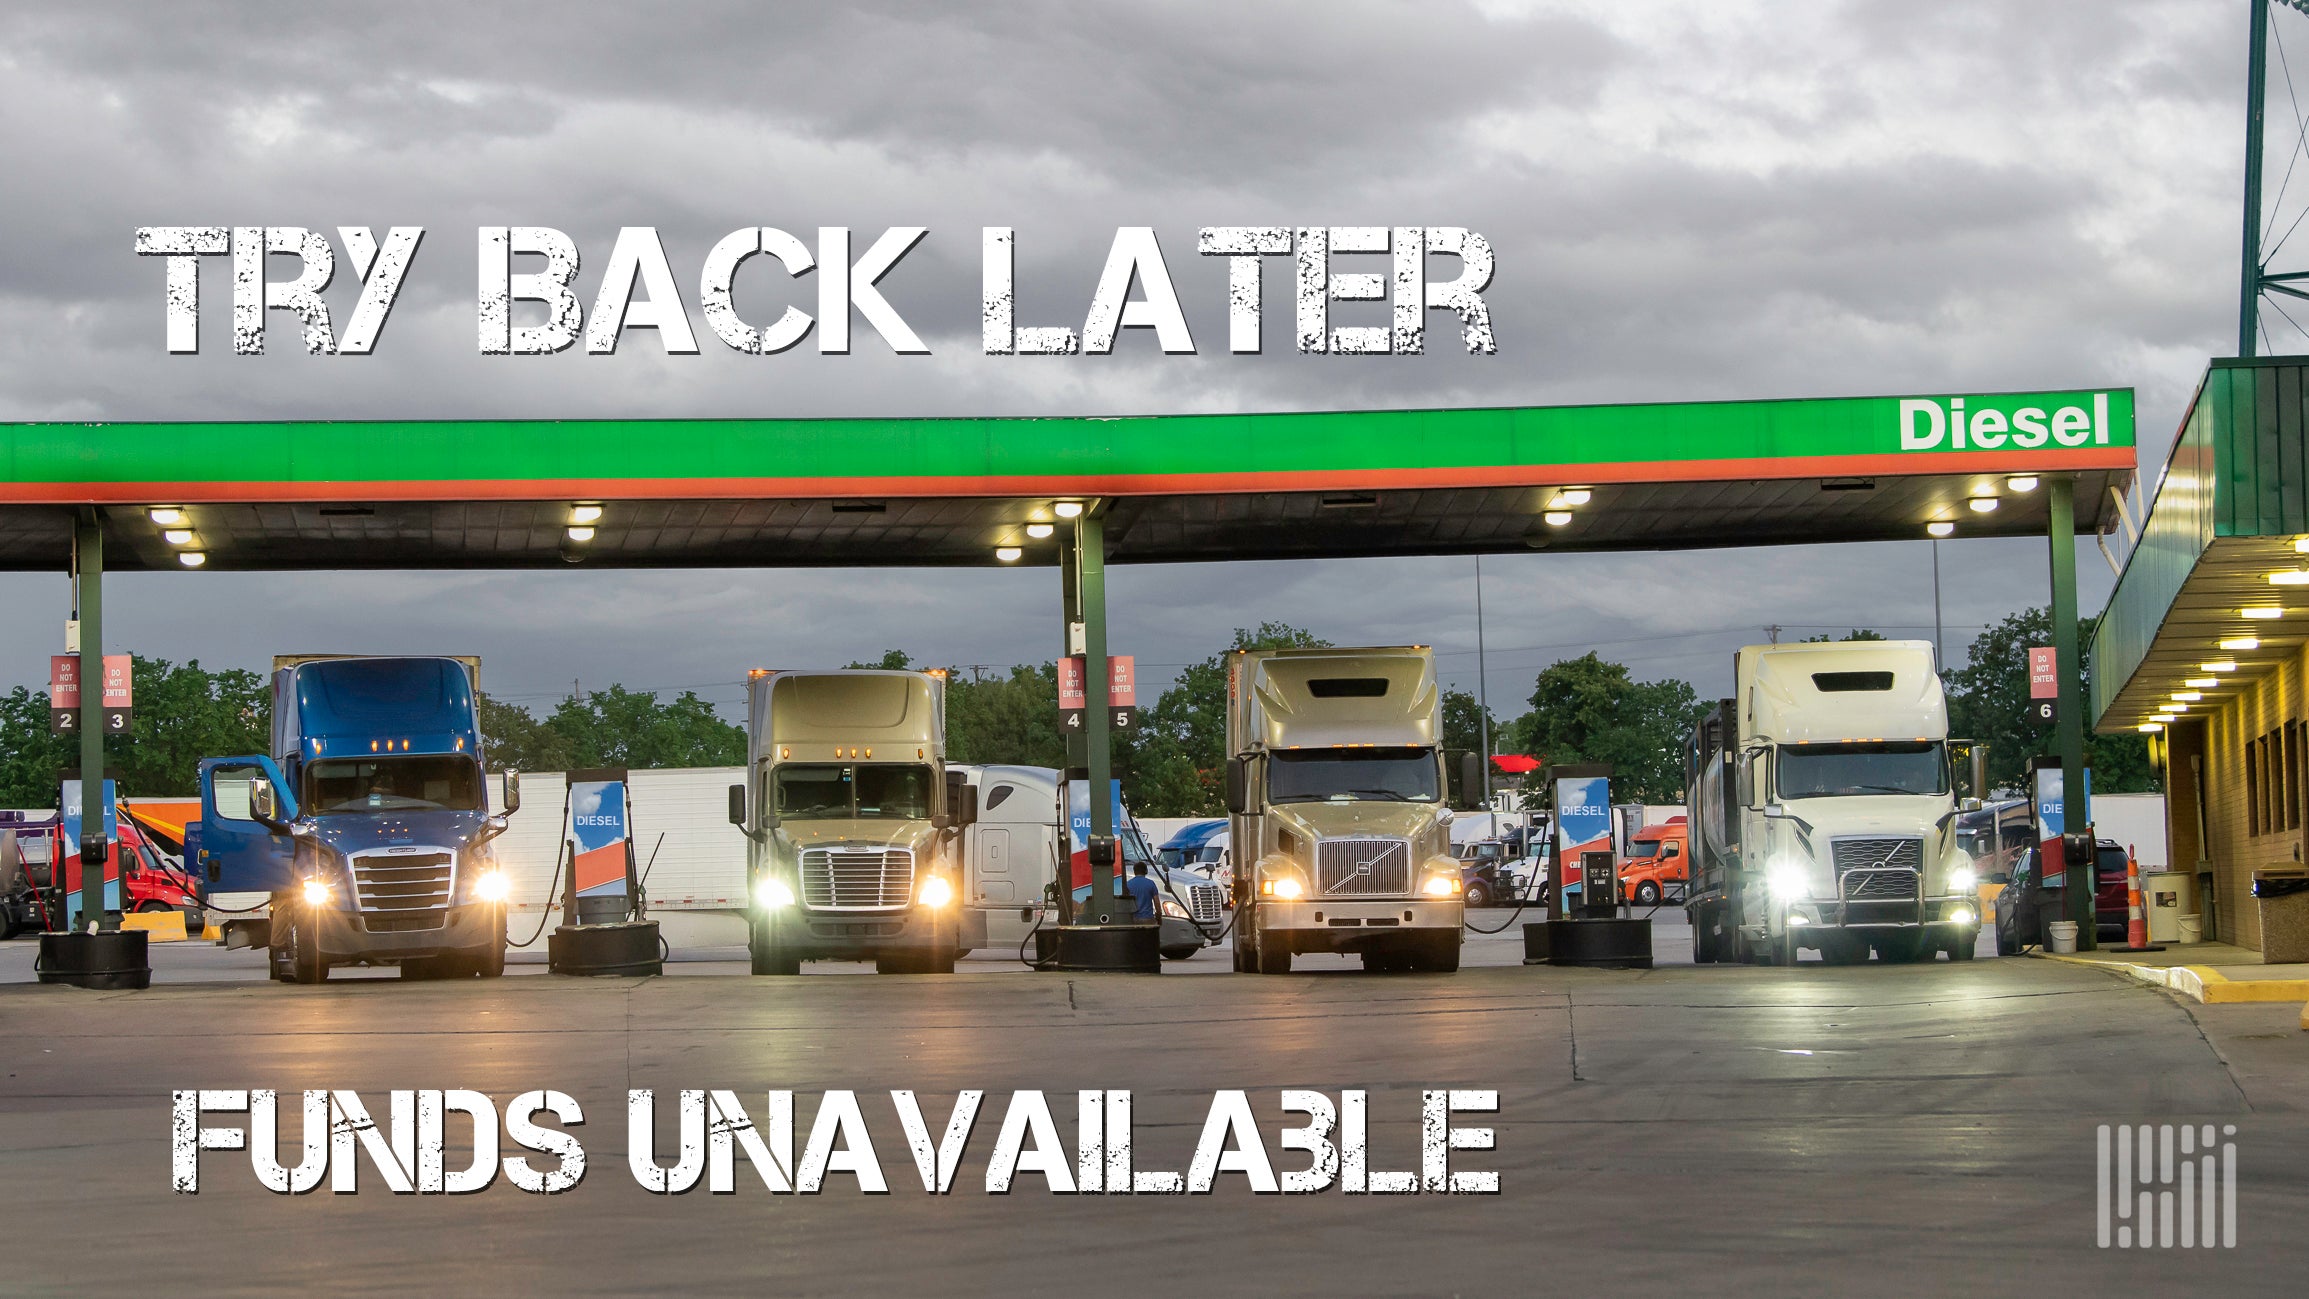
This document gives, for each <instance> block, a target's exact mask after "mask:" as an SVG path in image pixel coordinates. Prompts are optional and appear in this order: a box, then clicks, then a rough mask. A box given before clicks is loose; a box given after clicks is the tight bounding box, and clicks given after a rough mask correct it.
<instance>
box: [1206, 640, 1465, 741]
mask: <svg viewBox="0 0 2309 1299" xmlns="http://www.w3.org/2000/svg"><path fill="white" fill-rule="evenodd" d="M1242 657H1243V662H1242V664H1241V667H1242V669H1243V670H1244V671H1246V672H1249V673H1250V674H1251V678H1250V683H1249V684H1250V688H1251V690H1252V691H1253V692H1254V696H1255V700H1256V709H1257V713H1258V719H1259V720H1258V728H1257V729H1258V734H1257V735H1256V736H1254V737H1253V738H1254V739H1255V740H1256V741H1257V742H1258V743H1261V744H1264V745H1266V746H1267V747H1268V748H1270V749H1276V748H1286V747H1289V746H1291V745H1297V746H1300V747H1304V748H1317V747H1322V746H1326V745H1334V744H1354V745H1404V746H1427V745H1432V744H1434V743H1435V742H1436V735H1435V712H1436V710H1435V701H1436V689H1437V687H1436V683H1435V667H1434V663H1433V661H1432V660H1431V659H1430V658H1428V657H1427V656H1426V655H1425V654H1424V653H1421V652H1420V651H1417V650H1413V649H1403V650H1385V649H1378V650H1249V651H1244V652H1243V654H1242ZM1373 681H1383V682H1385V689H1384V690H1383V691H1374V690H1372V689H1370V688H1369V685H1368V684H1367V683H1370V682H1373ZM1342 682H1344V683H1351V684H1349V685H1346V686H1341V685H1340V684H1338V683H1342ZM1317 698H1320V699H1321V700H1322V701H1323V707H1321V708H1320V709H1313V710H1309V709H1307V708H1306V707H1305V706H1306V705H1307V704H1308V703H1309V702H1310V701H1312V700H1314V699H1317ZM1308 712H1311V713H1312V714H1313V715H1316V716H1320V717H1321V718H1322V719H1323V720H1322V721H1321V722H1320V723H1319V724H1310V723H1309V722H1308V721H1306V720H1304V719H1303V718H1302V716H1301V714H1302V713H1308ZM1286 737H1287V738H1286Z"/></svg>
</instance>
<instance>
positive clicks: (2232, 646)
mask: <svg viewBox="0 0 2309 1299" xmlns="http://www.w3.org/2000/svg"><path fill="white" fill-rule="evenodd" d="M2213 645H2214V647H2215V648H2216V649H2225V650H2257V649H2259V648H2261V642H2260V641H2259V640H2258V639H2256V638H2255V637H2252V636H2229V637H2225V638H2223V639H2221V640H2218V641H2215V642H2213Z"/></svg>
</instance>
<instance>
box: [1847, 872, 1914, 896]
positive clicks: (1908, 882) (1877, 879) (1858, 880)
mask: <svg viewBox="0 0 2309 1299" xmlns="http://www.w3.org/2000/svg"><path fill="white" fill-rule="evenodd" d="M1919 883H1920V877H1919V876H1918V875H1917V873H1916V872H1915V871H1903V870H1880V871H1851V872H1848V873H1847V874H1846V875H1845V876H1844V879H1843V888H1844V899H1845V901H1847V902H1895V901H1900V902H1913V901H1915V900H1916V899H1917V897H1918V896H1920V895H1919V894H1918V892H1917V888H1918V885H1919Z"/></svg>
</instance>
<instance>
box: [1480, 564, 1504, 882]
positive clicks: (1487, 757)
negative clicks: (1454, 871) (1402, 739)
mask: <svg viewBox="0 0 2309 1299" xmlns="http://www.w3.org/2000/svg"><path fill="white" fill-rule="evenodd" d="M1489 676H1490V673H1488V672H1487V671H1485V665H1484V657H1483V556H1481V555H1477V556H1476V557H1475V726H1476V732H1477V734H1479V735H1480V736H1481V737H1482V743H1483V815H1484V818H1485V826H1484V829H1485V831H1486V832H1487V833H1488V834H1490V835H1491V836H1492V837H1493V838H1497V837H1498V835H1499V814H1498V813H1497V812H1494V811H1493V810H1492V808H1491V691H1490V682H1489V680H1488V678H1489Z"/></svg>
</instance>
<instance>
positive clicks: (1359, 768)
mask: <svg viewBox="0 0 2309 1299" xmlns="http://www.w3.org/2000/svg"><path fill="white" fill-rule="evenodd" d="M1267 797H1268V798H1269V799H1270V800H1271V801H1273V802H1276V803H1323V802H1333V803H1350V802H1354V801H1356V800H1358V799H1376V800H1380V801H1384V802H1394V803H1432V802H1434V801H1435V800H1436V771H1435V754H1434V752H1433V751H1432V750H1429V749H1376V748H1374V749H1283V750H1280V751H1278V752H1275V753H1272V754H1270V755H1268V762H1267Z"/></svg>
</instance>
